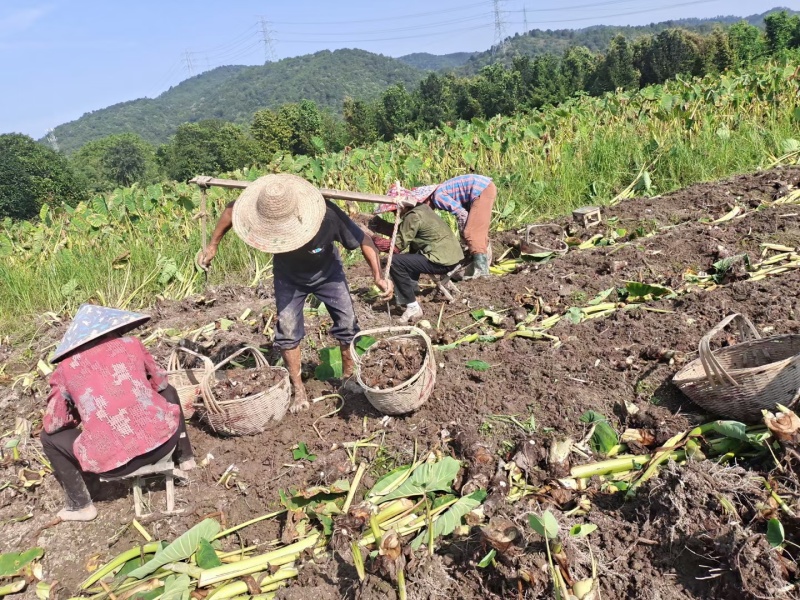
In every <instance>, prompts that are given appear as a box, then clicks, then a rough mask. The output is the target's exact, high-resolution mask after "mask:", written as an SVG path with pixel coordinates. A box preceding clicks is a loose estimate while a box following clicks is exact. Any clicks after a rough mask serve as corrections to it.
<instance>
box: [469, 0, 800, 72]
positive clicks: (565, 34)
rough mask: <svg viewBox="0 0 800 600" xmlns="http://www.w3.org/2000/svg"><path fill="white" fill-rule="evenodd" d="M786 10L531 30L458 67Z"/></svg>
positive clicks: (601, 46)
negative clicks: (657, 21)
mask: <svg viewBox="0 0 800 600" xmlns="http://www.w3.org/2000/svg"><path fill="white" fill-rule="evenodd" d="M782 10H785V11H786V12H788V13H790V14H796V11H793V10H791V9H788V8H777V7H776V8H772V9H770V10H768V11H766V12H764V13H761V14H757V15H750V16H749V17H736V16H720V17H714V18H712V19H679V20H674V21H662V22H660V23H650V24H649V25H637V26H616V25H594V26H592V27H585V28H583V29H546V30H545V29H532V30H530V31H528V32H527V33H519V34H516V35H514V36H513V37H509V38H506V40H505V41H504V43H503V48H502V51H497V49H496V48H494V49H490V50H487V51H486V52H480V53H476V54H474V55H473V56H472V57H471V58H469V59H468V60H467V61H466V63H465V64H464V66H463V67H462V68H461V69H460V71H461V72H463V73H465V74H475V73H477V72H478V71H479V70H480V69H481V68H482V67H485V66H486V65H489V64H492V63H494V62H502V63H504V64H506V65H510V64H511V61H512V59H513V58H514V57H515V56H531V57H534V56H541V55H543V54H562V53H563V52H564V50H566V49H567V48H569V47H571V46H586V47H587V48H589V50H592V51H593V52H605V51H606V49H607V48H608V45H609V43H610V42H611V40H612V38H613V37H614V36H615V35H617V34H620V33H621V34H622V35H624V36H625V37H626V38H627V39H628V40H634V39H636V38H639V37H642V36H645V35H655V34H658V33H660V32H662V31H664V30H665V29H672V28H674V27H680V28H682V29H686V30H688V31H694V32H697V33H710V32H711V31H712V30H713V29H714V28H715V27H718V26H720V25H721V26H723V27H725V26H728V25H732V24H733V23H738V22H739V21H741V20H745V21H747V22H748V23H750V24H751V25H756V26H758V27H763V26H764V17H766V16H767V15H769V14H771V13H775V12H780V11H782Z"/></svg>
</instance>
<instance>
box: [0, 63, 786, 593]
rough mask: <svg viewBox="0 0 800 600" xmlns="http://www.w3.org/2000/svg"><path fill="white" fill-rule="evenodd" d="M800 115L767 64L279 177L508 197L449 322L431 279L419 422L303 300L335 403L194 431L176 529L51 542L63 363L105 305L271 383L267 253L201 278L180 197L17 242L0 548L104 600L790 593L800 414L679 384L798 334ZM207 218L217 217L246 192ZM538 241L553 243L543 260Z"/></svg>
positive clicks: (351, 270) (91, 214) (12, 248)
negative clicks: (730, 412) (239, 432)
mask: <svg viewBox="0 0 800 600" xmlns="http://www.w3.org/2000/svg"><path fill="white" fill-rule="evenodd" d="M798 106H799V105H798V86H797V81H796V72H795V70H794V69H791V68H785V67H777V66H774V67H773V66H770V67H766V68H764V69H763V70H762V71H758V72H756V73H752V74H751V75H749V76H745V75H736V76H723V77H721V78H720V77H718V78H716V79H711V78H709V79H707V80H704V81H701V82H698V81H693V82H680V81H678V82H674V83H670V84H669V85H667V86H665V87H663V88H652V89H646V90H643V91H642V92H640V93H637V94H633V95H630V96H628V95H625V94H618V95H609V96H607V97H604V98H599V99H589V98H582V99H579V100H576V101H574V102H573V103H572V104H570V105H569V106H567V107H566V108H559V109H551V110H549V111H547V112H544V113H541V114H537V115H533V116H530V117H527V118H526V119H520V120H514V121H512V120H509V119H496V120H492V121H490V122H487V123H483V122H475V123H472V124H470V125H462V126H459V127H457V128H454V129H449V130H446V131H445V132H443V134H440V135H434V134H430V135H423V136H420V137H419V138H417V139H411V138H406V139H400V140H398V141H395V142H394V143H393V144H391V145H389V144H386V145H378V146H377V147H374V148H371V149H369V150H359V149H356V150H352V151H350V152H348V153H344V154H341V155H335V156H326V157H322V158H318V159H306V158H294V159H291V160H290V159H285V160H284V161H283V162H280V163H276V164H273V165H271V166H270V169H269V170H274V171H289V172H296V173H299V174H301V175H303V176H305V177H307V178H308V179H310V180H311V181H313V182H314V183H315V184H317V185H320V186H324V187H330V188H338V189H358V190H360V191H371V192H382V191H384V189H385V187H386V186H387V184H388V183H389V182H391V181H393V180H394V179H396V178H400V179H401V180H402V181H403V182H404V183H406V184H408V185H412V184H414V183H427V182H429V181H438V180H440V179H444V178H446V177H447V175H448V174H452V173H454V172H458V171H463V170H472V171H477V172H483V173H487V174H489V175H492V176H493V177H494V178H495V180H496V181H497V182H498V187H499V188H500V196H499V200H498V204H497V207H496V214H495V221H494V223H493V224H494V231H493V233H492V246H493V253H494V256H495V257H496V262H495V264H494V266H493V267H492V276H491V277H489V278H488V279H484V280H476V281H463V282H460V283H457V286H458V288H459V294H458V295H457V297H456V300H455V302H453V303H447V302H444V301H443V299H442V298H441V297H439V296H438V295H437V293H436V290H435V286H434V285H433V284H432V283H430V282H429V281H423V282H422V290H421V304H422V307H423V311H424V314H425V317H424V318H425V321H426V322H425V323H423V324H421V326H423V327H424V328H425V330H426V331H427V333H428V335H429V336H430V337H431V339H432V343H433V359H434V361H435V363H436V370H437V375H436V385H435V388H434V391H433V394H432V396H431V397H430V399H428V401H427V402H426V403H425V404H423V405H422V406H421V407H420V408H419V409H418V410H416V411H415V412H413V413H411V414H409V415H406V416H401V417H387V416H385V415H383V414H381V413H380V412H378V411H377V410H376V409H375V408H374V407H373V406H372V405H371V404H370V403H369V402H368V401H367V399H366V398H365V396H364V395H363V394H361V393H353V392H344V391H341V392H340V391H339V388H338V385H337V384H338V379H336V368H337V363H336V360H335V356H333V354H332V353H331V352H330V348H329V347H330V345H331V343H332V340H331V338H330V337H329V336H328V335H327V332H328V329H329V328H330V326H331V321H330V317H329V316H328V315H327V314H326V312H325V311H324V310H322V309H321V308H320V307H317V306H314V305H313V304H309V305H308V306H307V307H306V315H305V316H306V331H307V337H306V340H305V342H304V343H303V346H302V348H303V367H304V375H305V376H306V377H307V387H308V390H309V393H310V395H311V397H313V398H316V399H317V400H316V401H315V402H312V405H311V409H310V410H309V411H308V412H305V413H300V414H292V415H288V414H287V416H286V417H285V418H284V419H283V420H282V421H281V422H280V423H275V424H273V425H270V426H269V428H268V429H267V431H265V432H264V433H262V434H258V435H255V436H245V437H223V436H220V435H217V434H215V433H214V432H213V431H211V430H210V429H209V427H208V426H207V425H205V424H203V423H202V422H200V421H199V420H198V419H197V418H194V419H193V420H191V421H190V422H189V424H188V431H189V436H190V438H191V441H192V443H193V446H194V449H195V454H196V456H197V458H198V463H199V467H198V468H197V469H196V470H194V471H191V472H190V473H189V479H188V481H187V482H185V484H184V485H182V486H179V487H177V490H176V493H177V508H179V509H180V510H181V512H180V513H179V514H177V515H171V516H167V515H163V514H161V512H160V511H161V510H162V509H163V506H164V502H165V496H166V493H165V490H164V485H163V483H162V482H159V481H157V480H156V481H153V482H151V483H149V484H148V486H147V489H146V491H145V502H146V504H147V505H148V506H149V507H150V508H151V509H152V511H153V513H152V514H151V515H150V516H144V517H141V518H138V519H134V518H133V508H132V499H131V494H130V491H129V489H128V487H127V485H126V484H125V483H124V482H116V483H104V484H102V485H100V486H98V489H97V490H96V499H97V507H98V510H99V515H98V518H97V519H95V520H94V521H91V522H89V523H86V524H74V523H54V522H53V513H54V512H55V510H57V509H58V508H60V506H61V501H62V496H61V489H60V487H59V485H58V483H57V482H56V481H55V478H54V477H53V476H52V473H51V468H50V466H49V464H48V463H47V461H46V460H45V458H44V456H43V455H42V452H41V446H40V444H39V441H38V437H37V433H38V431H39V429H40V428H41V418H42V411H43V408H44V405H45V399H46V393H47V385H46V375H47V374H48V372H49V369H50V367H49V365H48V363H47V358H48V355H49V353H50V352H51V351H52V349H53V348H54V346H55V344H57V343H58V341H59V340H60V339H61V336H63V334H64V332H65V330H66V328H67V326H68V324H69V316H70V314H71V313H72V312H74V309H75V308H76V306H77V305H78V304H80V303H81V302H83V301H86V300H92V301H95V302H100V303H106V304H109V305H113V306H118V307H121V308H131V309H139V308H145V307H146V308H147V310H148V312H149V314H151V315H152V316H153V318H152V320H151V321H150V322H148V323H147V325H146V326H145V327H143V328H142V329H141V330H139V331H138V334H139V335H140V336H141V338H142V340H143V341H144V343H145V345H146V346H147V347H148V349H149V350H150V352H151V353H152V354H153V355H154V356H155V357H156V358H157V360H158V361H159V362H161V363H162V364H166V363H167V361H168V359H169V357H170V356H171V355H172V353H173V351H174V349H175V348H176V346H178V345H179V344H182V345H184V346H187V347H189V348H192V349H194V350H196V351H198V352H200V353H202V354H204V355H206V356H208V357H209V358H210V359H211V360H212V361H213V362H214V363H217V362H219V361H222V360H223V359H225V358H226V357H228V356H230V355H231V354H232V353H233V352H234V351H236V350H237V349H239V348H241V347H242V346H244V345H251V346H255V347H257V348H262V349H263V351H264V353H265V356H266V357H267V358H268V360H269V361H270V363H271V364H274V363H275V361H276V360H277V359H278V353H277V352H276V351H274V350H273V349H272V347H271V336H272V335H273V329H272V328H273V327H274V319H275V313H274V311H275V305H274V299H273V292H272V286H271V281H270V278H271V272H270V268H269V267H270V264H269V260H268V259H267V257H266V256H265V255H259V254H256V253H254V252H251V251H250V250H248V249H246V248H245V247H244V246H243V245H242V244H241V243H240V242H239V241H238V240H234V239H226V240H225V242H224V245H223V247H222V248H221V249H220V254H219V257H218V259H217V261H215V263H214V265H213V269H212V272H211V273H210V275H209V281H208V282H207V283H206V282H205V281H204V279H203V278H202V276H201V275H200V274H199V273H197V272H196V271H195V269H194V268H193V265H192V261H193V258H194V254H195V253H196V252H197V249H198V248H199V245H200V236H201V234H200V225H199V221H198V219H197V218H196V216H197V212H198V206H199V193H198V192H197V191H196V190H193V189H192V188H190V187H188V186H186V185H184V184H163V185H159V186H153V187H151V188H147V189H136V188H133V189H125V190H117V191H116V192H114V193H113V194H111V195H109V196H108V197H103V198H101V197H98V198H97V199H95V200H93V201H92V202H91V203H89V204H87V205H84V206H79V207H77V208H75V209H69V210H65V209H63V208H57V209H56V208H53V209H49V210H48V211H47V212H43V214H42V215H41V217H42V218H41V220H40V222H37V223H17V224H13V225H12V224H11V223H5V224H4V225H3V229H2V231H0V254H2V255H3V258H2V261H1V262H0V278H2V280H3V282H4V283H5V282H8V287H6V288H5V289H4V290H3V292H2V296H1V297H0V315H1V316H2V318H1V319H0V323H2V327H3V328H4V329H3V337H2V338H0V361H2V365H3V366H2V370H0V448H2V452H3V454H2V460H0V524H1V525H2V529H3V536H2V539H0V552H20V551H24V550H28V549H35V548H39V549H41V552H39V551H38V550H37V551H33V552H32V553H31V554H30V555H29V556H27V557H24V556H22V557H17V558H18V560H19V561H20V563H26V562H27V566H23V568H22V569H21V571H20V573H21V574H19V575H16V576H15V578H10V579H9V581H10V582H13V581H20V580H22V581H23V582H24V585H27V589H26V591H25V592H24V593H25V594H26V595H27V597H31V598H32V597H33V596H34V595H37V596H38V597H39V598H53V599H55V598H58V599H62V598H76V597H81V598H91V599H92V600H127V599H128V598H142V599H155V598H172V597H175V598H178V597H180V598H187V597H191V598H193V599H195V600H204V599H208V600H212V599H219V600H221V599H226V598H239V597H259V598H273V597H275V598H282V599H292V600H294V599H306V598H309V597H315V598H320V599H322V598H326V599H327V598H331V599H333V598H354V599H359V600H372V599H375V600H377V599H379V598H380V599H383V598H414V599H431V600H432V599H437V598H464V599H467V600H478V599H484V598H491V599H501V598H502V599H505V598H515V599H526V598H528V599H534V598H563V599H565V600H566V599H567V598H571V597H575V598H578V599H579V600H588V599H600V598H606V599H609V598H612V599H615V598H641V599H648V600H649V599H653V600H655V599H660V600H673V599H675V600H677V599H690V598H746V599H756V598H759V599H760V598H778V599H783V598H786V599H788V598H797V597H798V596H800V587H799V586H800V574H799V573H798V564H797V560H796V558H797V548H798V544H800V535H799V532H800V522H799V521H798V515H799V514H800V462H799V461H800V454H798V452H800V450H799V449H798V447H797V444H798V441H800V431H798V429H799V427H798V426H800V420H797V417H792V416H791V414H789V415H778V416H777V418H776V419H772V418H770V417H757V418H755V419H752V420H750V421H748V422H746V423H745V422H739V421H737V420H732V419H729V418H725V417H724V416H720V415H713V414H710V413H708V412H706V411H704V410H703V409H702V408H700V407H699V406H697V405H696V404H694V403H693V402H692V401H690V400H689V399H688V398H687V397H686V396H685V395H683V393H682V392H681V391H680V390H679V389H678V388H677V387H676V386H675V384H674V383H673V382H672V378H673V376H674V375H675V374H676V373H677V372H678V371H679V370H680V369H681V368H682V367H684V366H686V365H687V364H689V363H690V362H691V361H693V360H695V359H696V358H697V356H698V344H699V342H700V340H701V338H702V337H703V336H704V335H705V334H706V333H707V332H709V330H711V329H712V327H714V326H715V325H716V324H717V323H719V322H720V321H721V320H722V319H723V318H724V317H726V316H727V315H729V314H732V313H740V314H742V315H745V316H747V317H748V318H749V319H750V320H751V321H752V323H753V324H754V326H755V328H756V330H757V332H758V334H759V335H761V336H764V337H767V336H772V335H780V334H795V335H800V293H798V292H800V216H799V215H800V166H798V165H797V163H798V158H799V157H800V142H798V141H796V140H798V139H800V124H799V123H798V120H799V119H800V109H799V108H798ZM259 174H260V172H256V171H255V170H253V171H247V172H242V173H237V174H236V176H237V177H239V178H243V179H253V178H255V177H256V176H258V175H259ZM209 197H210V204H211V205H212V206H213V207H214V209H213V211H212V212H213V213H215V214H216V213H217V212H218V211H219V210H220V209H221V208H222V206H223V205H224V203H225V202H226V201H227V200H229V199H233V198H234V197H235V196H233V195H231V193H230V192H223V191H219V190H212V191H211V192H210V194H209ZM589 203H598V204H602V205H603V213H602V214H603V222H602V224H601V225H599V226H597V227H591V228H585V227H584V226H582V225H581V224H579V223H577V222H575V221H573V219H572V218H571V216H568V215H569V212H570V210H571V209H573V208H575V207H577V206H581V205H585V204H589ZM349 208H350V209H351V210H352V211H355V210H356V208H357V207H349ZM215 214H214V215H212V216H211V217H210V222H211V223H213V222H214V221H215V219H214V216H215ZM533 222H538V223H540V224H546V225H547V227H540V228H534V229H532V230H531V233H530V239H526V233H525V228H524V227H523V226H524V225H525V224H528V223H533ZM228 237H229V238H232V237H233V236H228ZM561 242H563V244H564V245H565V246H566V248H568V249H567V250H566V252H562V251H558V252H557V251H549V250H548V248H552V249H553V250H556V249H557V248H556V246H561ZM347 276H348V280H349V282H350V286H351V291H352V293H353V297H354V300H355V304H356V313H357V316H358V318H359V322H360V325H361V327H362V328H364V329H367V328H370V327H382V326H386V325H388V324H389V322H388V317H387V312H386V306H385V303H383V302H381V301H378V300H376V299H375V297H374V295H373V294H372V293H371V290H370V287H371V282H372V279H371V277H370V274H369V272H368V269H367V268H366V266H365V265H364V264H363V263H362V262H357V261H353V264H350V265H349V266H348V267H347ZM738 341H740V339H739V338H738V337H737V336H736V333H735V330H734V329H728V330H726V331H725V333H723V334H720V335H719V336H716V337H715V338H714V339H713V340H712V344H711V348H713V349H719V348H722V347H726V346H730V345H732V344H735V343H737V342H738ZM188 366H191V367H197V368H199V367H200V365H199V364H195V363H188ZM320 367H323V368H320ZM339 367H340V363H339ZM331 375H333V377H330V376H331ZM789 400H791V398H790V399H789ZM159 542H165V543H167V544H169V545H167V546H166V547H162V544H159ZM40 554H41V555H40ZM4 556H5V555H4ZM2 564H3V563H2V562H0V567H2ZM16 571H19V569H13V570H9V572H10V573H14V572H16ZM7 574H8V573H6V572H5V571H0V576H4V575H7ZM4 582H5V580H3V583H4ZM19 585H23V584H19Z"/></svg>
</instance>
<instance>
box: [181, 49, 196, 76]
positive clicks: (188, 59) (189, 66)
mask: <svg viewBox="0 0 800 600" xmlns="http://www.w3.org/2000/svg"><path fill="white" fill-rule="evenodd" d="M183 64H184V65H186V71H187V72H188V73H189V77H192V76H193V75H194V63H193V62H192V53H191V52H189V51H188V50H187V51H186V52H184V53H183Z"/></svg>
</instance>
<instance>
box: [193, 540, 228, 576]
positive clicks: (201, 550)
mask: <svg viewBox="0 0 800 600" xmlns="http://www.w3.org/2000/svg"><path fill="white" fill-rule="evenodd" d="M195 558H196V559H197V566H198V567H200V568H201V569H212V568H214V567H218V566H220V565H221V564H222V561H221V560H220V559H219V556H217V551H216V550H214V547H213V546H212V545H211V542H209V541H208V540H200V545H199V546H198V548H197V553H196V554H195Z"/></svg>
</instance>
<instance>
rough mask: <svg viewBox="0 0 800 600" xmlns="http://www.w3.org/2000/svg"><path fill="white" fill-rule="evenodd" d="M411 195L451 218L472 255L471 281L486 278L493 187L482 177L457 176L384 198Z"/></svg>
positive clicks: (493, 198) (487, 179)
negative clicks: (476, 278) (450, 215)
mask: <svg viewBox="0 0 800 600" xmlns="http://www.w3.org/2000/svg"><path fill="white" fill-rule="evenodd" d="M397 194H400V195H411V196H412V197H414V198H415V199H416V200H417V202H420V203H422V202H426V203H428V204H430V205H431V206H432V207H433V208H438V209H439V210H444V211H447V212H449V213H451V214H453V215H454V216H455V218H456V221H457V222H458V230H459V232H460V233H461V235H462V236H463V237H464V240H465V241H466V244H467V249H468V250H469V252H470V254H471V255H472V263H473V269H474V270H473V275H472V276H473V277H488V275H489V226H490V224H491V221H492V207H493V206H494V201H495V199H496V198H497V187H496V186H495V184H494V182H493V181H492V180H491V178H489V177H486V176H484V175H475V174H469V175H459V176H457V177H453V178H451V179H448V180H447V181H445V182H444V183H440V184H438V185H425V186H421V187H416V188H413V189H411V190H405V189H400V190H398V189H396V188H395V187H393V188H391V189H390V190H389V191H388V192H387V195H388V196H395V195H397Z"/></svg>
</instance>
